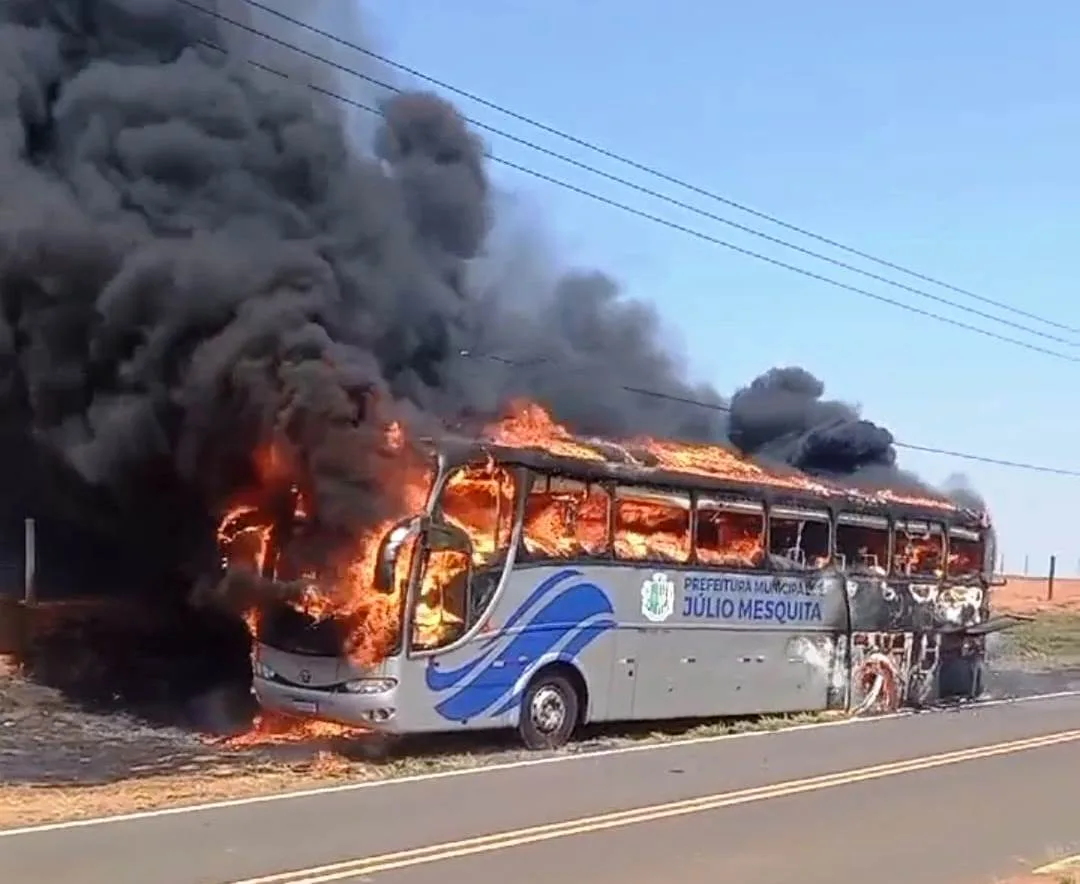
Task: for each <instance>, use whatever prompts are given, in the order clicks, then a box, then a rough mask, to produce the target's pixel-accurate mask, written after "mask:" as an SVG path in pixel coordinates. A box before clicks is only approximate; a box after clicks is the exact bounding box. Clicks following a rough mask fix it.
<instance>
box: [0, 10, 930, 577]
mask: <svg viewBox="0 0 1080 884" xmlns="http://www.w3.org/2000/svg"><path fill="white" fill-rule="evenodd" d="M235 5H236V4H231V6H229V8H228V10H227V11H228V12H229V14H231V15H235V14H236V10H235V9H234V8H232V7H234V6H235ZM294 36H295V35H294ZM215 46H216V47H230V48H232V49H235V50H236V51H232V52H222V51H220V49H219V50H215V49H213V48H211V47H215ZM238 46H239V47H241V48H240V49H237V48H236V47H238ZM255 54H256V52H255V49H253V48H252V45H251V44H250V39H248V42H243V41H241V43H238V42H237V35H236V33H233V32H225V33H222V32H221V30H220V29H219V25H218V23H216V22H215V20H214V19H213V18H211V17H207V16H204V15H201V14H199V13H197V12H194V11H192V10H191V9H190V8H188V7H186V6H184V5H182V4H179V3H176V2H173V0H53V2H49V3H41V2H39V0H0V80H2V85H3V88H2V90H0V96H2V97H0V304H2V311H0V408H2V417H3V419H4V426H5V427H6V428H7V431H6V432H7V433H8V434H9V435H11V436H12V438H16V439H19V440H21V441H20V443H19V444H20V445H22V446H23V448H26V447H27V446H29V448H30V449H33V450H36V451H42V452H47V453H48V454H47V456H46V455H35V464H36V467H35V468H34V469H35V475H36V474H41V475H42V476H47V477H48V479H47V481H46V479H45V478H42V479H41V480H40V483H39V484H41V485H42V486H43V487H44V485H46V484H48V485H49V486H50V487H52V488H54V489H57V490H56V493H55V494H53V495H52V496H50V497H48V498H46V497H45V495H44V492H42V493H39V494H29V493H28V495H27V496H29V497H31V498H34V500H35V506H36V507H37V508H39V509H40V508H41V507H43V506H46V505H45V504H43V503H42V501H44V500H46V499H48V500H49V501H51V503H49V504H48V506H46V508H48V507H51V506H53V505H54V504H57V503H58V502H59V501H60V500H65V501H73V502H71V503H69V504H67V506H68V510H69V512H68V513H67V517H69V518H77V519H79V520H80V521H81V522H83V523H86V524H92V525H94V526H95V527H96V528H97V529H102V530H106V531H107V532H108V533H109V534H111V535H112V536H114V537H117V538H123V542H124V544H125V545H126V546H127V547H129V548H130V547H132V546H138V547H139V548H140V549H141V550H142V551H143V553H144V554H145V555H146V556H147V557H154V558H156V559H158V560H159V561H162V562H167V563H169V565H170V566H171V567H174V568H178V569H186V570H187V572H189V573H190V574H191V575H194V574H197V573H199V572H200V571H201V570H203V569H204V568H206V567H207V566H208V565H209V564H211V563H213V562H214V561H215V558H214V557H215V550H214V545H213V538H212V532H211V530H210V528H211V526H212V524H213V522H214V520H215V519H216V517H217V516H218V514H219V513H220V511H221V508H222V507H223V506H224V504H225V502H226V501H228V500H229V499H230V497H231V496H232V495H233V494H234V493H235V492H236V490H237V489H238V488H241V487H244V485H245V484H246V483H249V482H250V481H251V480H252V475H251V470H252V456H251V455H252V452H254V451H257V450H262V449H265V448H266V447H267V446H271V445H272V446H273V447H274V450H275V451H276V452H278V453H279V454H280V455H281V456H282V457H284V458H285V460H286V461H287V464H288V469H289V471H290V473H291V474H293V475H296V476H299V477H301V479H302V482H303V484H304V491H305V492H307V494H308V496H309V498H310V499H311V500H312V501H313V503H314V509H315V511H316V513H317V518H318V522H319V527H320V532H319V548H318V549H313V550H310V551H309V552H310V553H311V555H312V556H315V557H330V556H332V555H333V552H334V550H335V549H339V548H341V547H342V546H344V545H348V544H349V542H350V540H351V539H352V538H353V537H355V534H356V532H357V530H358V529H359V528H362V527H363V526H365V525H368V524H371V522H372V520H373V519H375V518H377V517H378V516H379V514H380V512H381V511H382V506H383V504H385V500H384V494H385V493H386V492H385V490H384V489H385V485H386V483H385V482H384V483H379V482H378V478H379V476H380V475H381V474H383V473H384V472H385V470H386V469H387V468H388V461H387V458H388V456H389V455H388V454H387V452H386V451H385V446H384V440H383V438H382V428H383V426H384V425H385V424H386V422H387V421H388V420H390V419H391V418H403V419H405V420H408V421H414V422H415V421H430V422H432V423H445V422H452V421H455V420H457V419H459V418H460V417H461V416H463V415H476V414H490V413H493V412H496V411H498V409H499V406H500V405H501V404H503V403H505V401H506V400H507V398H508V397H511V396H517V395H528V396H530V397H532V398H534V399H537V400H539V401H541V402H542V403H544V404H545V405H547V406H549V407H551V408H553V409H554V411H555V412H556V414H557V416H558V417H560V418H561V419H563V420H565V421H567V422H568V423H570V424H571V425H572V426H574V427H575V428H576V429H578V430H581V431H583V432H588V433H592V434H614V435H626V434H630V433H650V434H657V435H665V436H675V437H682V438H686V439H694V440H723V439H725V438H727V437H728V436H730V440H731V442H733V443H734V444H735V445H736V446H738V447H739V448H741V449H742V450H744V451H747V452H749V453H751V454H754V455H755V456H758V457H761V458H764V459H771V460H779V461H783V462H786V463H789V464H792V465H794V466H797V467H800V468H803V469H806V470H809V471H812V472H823V473H830V474H844V475H852V476H855V477H857V478H858V479H859V480H860V481H868V482H886V481H888V482H904V483H909V484H910V483H917V480H915V479H914V477H911V476H908V475H906V474H904V473H901V472H900V471H898V470H897V469H896V466H895V459H896V457H895V450H894V448H893V444H892V443H893V440H892V437H891V436H890V434H889V433H888V431H886V430H884V429H882V428H880V427H876V426H875V425H873V424H870V423H869V422H866V421H863V420H860V419H859V417H858V415H857V414H856V412H855V411H854V410H853V409H852V408H851V407H849V406H847V405H844V404H843V403H839V402H832V401H827V400H823V399H822V395H823V392H824V390H823V386H822V384H821V383H820V381H818V380H817V379H815V378H814V377H813V376H811V375H810V374H808V373H807V372H805V371H803V370H801V369H777V370H774V371H772V372H769V373H768V374H766V375H765V376H763V377H761V378H758V379H757V380H756V381H754V383H753V384H751V385H750V386H749V387H747V388H746V389H744V390H740V391H739V392H738V393H737V394H736V395H735V397H734V398H733V399H732V401H731V416H730V425H729V422H728V416H727V415H726V413H725V410H724V406H725V400H724V398H723V397H722V396H721V395H720V394H719V393H718V392H717V391H716V390H714V389H712V388H711V387H708V386H699V385H694V384H692V383H689V382H688V381H686V380H685V371H684V366H683V365H682V363H681V362H680V360H679V359H678V358H677V357H676V356H675V355H673V351H672V349H671V348H670V347H668V346H667V345H666V343H665V341H664V340H663V338H662V336H661V335H660V333H659V332H658V331H657V328H658V327H659V322H658V318H657V316H656V315H655V313H654V312H653V310H652V309H651V308H649V307H646V306H644V305H641V304H638V303H634V302H632V301H629V300H627V299H626V298H624V297H623V296H622V295H621V294H620V291H619V289H618V286H617V285H616V284H615V283H614V282H613V281H612V280H611V279H610V278H608V277H606V276H604V275H603V274H601V273H597V272H591V271H582V272H575V273H572V274H569V275H565V276H563V277H561V278H557V279H552V280H548V279H547V278H541V277H540V276H535V275H531V274H525V275H524V276H523V275H522V274H520V273H510V272H500V271H499V262H498V261H492V259H491V255H490V254H488V255H486V256H485V248H486V244H487V243H488V242H489V234H490V233H491V230H492V225H493V221H494V211H493V202H494V201H493V194H492V188H491V185H490V183H489V180H488V177H487V172H486V168H485V164H484V158H483V145H482V144H481V143H480V141H479V140H478V138H477V137H476V136H475V134H474V133H472V132H471V131H470V130H469V129H468V127H467V126H466V124H465V123H464V121H463V119H462V117H461V116H460V114H459V113H458V112H457V111H456V110H455V108H454V107H452V106H451V105H450V104H448V103H447V102H446V101H444V100H442V99H441V98H438V97H436V96H434V95H431V94H425V93H416V92H406V93H403V94H401V95H397V96H394V97H392V98H390V99H389V100H387V101H386V102H385V104H384V106H383V112H384V116H383V119H382V121H381V122H380V123H379V124H378V127H377V130H376V131H375V132H374V137H373V138H372V139H370V143H369V142H368V141H367V140H363V139H359V138H358V137H357V136H356V135H355V133H353V134H352V135H350V132H351V130H350V125H349V123H350V121H351V120H350V118H349V117H347V116H345V114H344V111H343V110H342V108H341V107H338V106H336V105H335V103H334V102H333V101H331V100H330V99H329V98H326V97H324V96H322V95H320V94H317V93H314V92H312V91H311V90H310V89H308V88H305V86H303V85H302V83H304V82H319V78H320V77H322V78H323V79H325V77H326V73H325V71H323V72H321V73H320V72H314V73H312V75H311V76H310V77H306V78H300V79H301V83H290V82H289V81H287V80H283V79H280V78H275V77H273V76H272V75H268V74H266V73H265V71H258V70H256V69H255V68H253V67H252V65H250V64H248V63H247V62H248V60H250V59H251V58H252V57H253V56H254V55H255ZM290 69H291V68H290ZM485 257H486V259H487V262H488V263H487V265H486V266H487V268H488V269H487V271H486V272H485V273H478V272H477V270H476V268H477V267H478V266H480V264H481V263H482V262H481V261H480V259H481V258H485ZM504 269H505V268H504ZM518 269H520V267H519V268H518ZM642 389H644V390H649V391H653V392H654V393H659V394H661V395H659V396H657V395H646V394H643V393H641V392H640V390H642ZM687 400H695V401H698V402H705V403H708V404H711V405H713V406H716V408H708V407H705V408H703V407H701V406H700V405H694V404H690V403H689V402H688V401H687ZM27 440H32V443H31V442H28V441H27ZM15 447H18V446H15ZM20 450H22V449H20ZM45 463H48V464H49V466H43V465H42V464H45ZM8 468H9V469H11V470H13V471H14V472H16V473H19V472H20V471H21V470H24V469H29V468H30V465H29V463H27V464H25V465H24V464H21V463H19V462H16V463H15V464H14V465H12V464H9V466H8ZM24 478H26V477H25V475H24ZM27 481H30V480H29V479H27ZM76 485H81V486H84V488H83V490H81V491H79V492H78V493H77V494H76V492H74V491H73V490H71V489H73V488H74V487H75V486H76ZM74 501H78V502H74Z"/></svg>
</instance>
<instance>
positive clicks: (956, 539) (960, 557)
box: [948, 528, 986, 577]
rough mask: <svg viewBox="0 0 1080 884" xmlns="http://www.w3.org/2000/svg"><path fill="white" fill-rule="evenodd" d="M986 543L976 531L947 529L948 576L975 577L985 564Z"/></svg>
mask: <svg viewBox="0 0 1080 884" xmlns="http://www.w3.org/2000/svg"><path fill="white" fill-rule="evenodd" d="M985 558H986V545H985V544H984V543H983V539H982V535H981V534H980V533H979V532H978V531H972V530H970V529H968V528H950V529H949V571H948V573H949V576H950V577H977V576H978V575H979V574H980V573H981V572H982V569H983V567H984V564H985Z"/></svg>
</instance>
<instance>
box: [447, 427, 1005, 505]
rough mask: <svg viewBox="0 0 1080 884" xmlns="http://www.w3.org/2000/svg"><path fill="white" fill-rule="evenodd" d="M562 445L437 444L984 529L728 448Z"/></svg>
mask: <svg viewBox="0 0 1080 884" xmlns="http://www.w3.org/2000/svg"><path fill="white" fill-rule="evenodd" d="M560 442H561V444H557V445H549V444H547V443H546V442H545V444H544V445H543V446H535V447H534V446H513V445H506V444H502V443H498V442H492V441H488V440H485V439H481V438H463V437H444V438H443V439H440V440H439V442H438V444H437V449H438V451H439V454H440V456H442V457H443V458H444V459H445V461H446V462H447V465H448V466H449V465H457V464H464V463H469V462H475V461H476V460H477V459H482V458H487V457H492V458H494V459H495V460H496V461H498V462H500V463H506V464H518V465H521V466H525V467H528V468H530V469H534V470H539V471H541V472H546V473H557V474H560V475H564V476H567V477H571V478H578V479H581V480H583V481H594V482H595V481H604V480H609V481H619V482H624V483H628V484H636V485H651V486H654V487H663V488H678V489H682V490H693V491H706V492H713V493H719V494H729V495H737V496H752V497H760V498H763V499H766V500H770V501H773V502H777V503H782V502H786V503H789V504H794V505H797V506H804V507H805V506H817V507H821V506H823V505H824V506H827V507H829V508H830V509H844V510H846V511H856V512H869V513H882V514H884V513H892V514H895V515H898V516H903V517H907V518H912V517H919V516H922V517H923V518H926V517H928V516H934V515H936V516H938V517H939V518H947V520H948V521H950V522H958V523H963V524H978V525H988V524H989V520H988V517H987V515H986V514H985V513H983V512H980V511H977V510H972V509H967V508H963V507H960V506H958V505H957V504H956V503H954V502H953V501H951V500H949V499H948V498H945V497H944V496H930V495H928V494H925V493H923V494H920V493H918V492H917V491H913V492H907V491H904V490H902V489H892V488H863V487H859V486H856V485H854V484H847V483H843V482H840V481H837V480H835V479H823V478H819V477H817V476H811V475H809V474H807V473H803V472H801V471H799V470H796V469H794V468H792V467H783V466H776V467H766V466H764V465H762V464H759V463H757V462H755V461H753V460H751V459H749V458H747V457H746V456H744V455H741V454H739V453H737V452H735V451H733V450H731V449H730V448H726V447H723V446H719V445H689V444H686V443H675V442H666V441H649V442H648V443H647V445H642V446H633V445H627V444H625V443H616V442H611V441H608V440H601V439H586V438H576V437H575V438H569V437H568V438H566V439H562V440H560Z"/></svg>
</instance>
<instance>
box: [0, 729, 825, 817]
mask: <svg viewBox="0 0 1080 884" xmlns="http://www.w3.org/2000/svg"><path fill="white" fill-rule="evenodd" d="M843 717H844V715H843V714H842V713H837V712H827V713H801V714H797V715H768V716H761V717H757V718H743V719H725V720H713V721H708V722H700V721H698V722H692V723H690V722H688V723H679V722H671V723H669V724H668V726H667V727H665V728H663V729H658V728H657V727H656V725H655V724H653V725H652V726H651V727H649V728H646V727H642V726H637V725H635V726H628V727H624V728H588V729H586V731H585V732H584V733H583V734H582V735H581V738H580V739H579V740H577V741H575V742H573V743H571V744H570V745H569V746H567V747H565V748H564V749H561V750H558V751H556V752H552V753H548V754H549V755H563V756H565V755H586V756H587V755H588V754H589V753H591V752H596V751H601V750H604V749H611V748H619V747H622V746H630V745H634V744H645V743H661V742H662V743H677V742H679V741H683V740H690V739H699V738H702V737H712V736H723V735H727V734H741V733H762V732H770V731H779V730H784V729H786V728H791V727H796V726H799V725H804V724H813V723H817V722H824V721H835V720H838V719H840V718H843ZM273 749H274V752H273V753H270V752H267V751H266V750H259V749H254V750H247V751H241V752H222V754H221V756H220V758H207V759H205V763H204V764H201V765H200V766H199V769H197V770H193V769H190V768H189V769H188V770H186V771H177V772H175V773H154V774H151V775H144V776H138V775H136V776H131V777H126V778H123V779H118V780H115V781H112V782H105V783H102V782H97V783H94V784H79V783H50V784H47V785H46V784H20V785H0V829H7V828H15V827H21V826H29V825H37V824H41V823H53V822H62V821H67V820H76V819H86V818H90V817H100V816H112V815H116V814H126V813H135V812H139V811H148V810H155V809H160V808H164V807H178V806H183V805H191V804H201V803H206V802H215V801H229V800H236V799H242V798H248V797H254V796H259V795H268V794H274V793H284V792H292V791H303V790H305V789H313V788H320V787H327V786H335V785H344V784H348V783H362V782H369V781H375V780H388V779H397V778H400V777H407V776H417V775H421V774H432V773H440V772H443V771H452V770H463V769H469V768H479V767H484V766H488V765H492V764H499V763H507V762H514V761H522V760H528V759H534V758H543V757H544V753H536V752H528V751H527V750H524V749H521V748H519V746H518V745H517V744H516V743H515V741H514V740H513V739H512V738H510V737H506V736H503V735H501V734H492V735H488V736H478V735H466V734H461V735H454V736H451V737H446V738H442V739H438V740H436V739H430V738H429V739H427V740H411V741H404V742H403V743H401V744H400V745H399V746H398V747H397V748H396V749H395V750H394V751H393V752H392V753H391V754H389V755H387V756H386V757H384V758H381V759H372V757H371V754H370V752H369V751H367V750H365V749H364V747H363V746H361V745H360V744H359V743H357V742H352V743H351V744H350V743H349V742H348V741H338V742H331V743H330V744H327V745H324V746H323V747H321V748H313V747H312V746H310V745H307V746H303V745H296V746H283V747H273ZM208 750H210V751H211V752H212V751H213V749H212V748H211V747H208ZM274 755H276V756H277V757H276V758H275V757H272V756H274ZM290 756H291V760H290ZM300 756H303V757H300Z"/></svg>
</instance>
